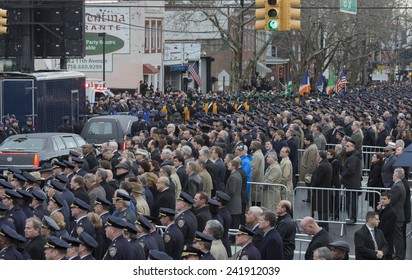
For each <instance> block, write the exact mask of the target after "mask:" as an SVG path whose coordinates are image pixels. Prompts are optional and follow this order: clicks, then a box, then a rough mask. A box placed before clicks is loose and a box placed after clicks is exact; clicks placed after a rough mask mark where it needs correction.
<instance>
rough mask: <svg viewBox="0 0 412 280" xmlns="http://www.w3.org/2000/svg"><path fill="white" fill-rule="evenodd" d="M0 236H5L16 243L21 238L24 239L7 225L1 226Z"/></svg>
mask: <svg viewBox="0 0 412 280" xmlns="http://www.w3.org/2000/svg"><path fill="white" fill-rule="evenodd" d="M0 236H5V237H8V238H10V239H14V240H16V241H21V240H22V238H24V237H22V236H21V235H20V234H18V233H17V232H16V231H15V230H14V229H12V228H11V227H9V226H8V225H3V226H2V227H1V228H0Z"/></svg>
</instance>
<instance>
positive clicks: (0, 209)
mask: <svg viewBox="0 0 412 280" xmlns="http://www.w3.org/2000/svg"><path fill="white" fill-rule="evenodd" d="M7 210H9V207H7V206H6V205H4V203H3V202H0V211H1V212H4V211H7Z"/></svg>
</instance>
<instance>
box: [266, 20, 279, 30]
mask: <svg viewBox="0 0 412 280" xmlns="http://www.w3.org/2000/svg"><path fill="white" fill-rule="evenodd" d="M278 27H279V23H278V21H277V20H274V19H272V20H270V21H269V22H268V29H269V30H276V29H278Z"/></svg>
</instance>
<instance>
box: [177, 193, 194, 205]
mask: <svg viewBox="0 0 412 280" xmlns="http://www.w3.org/2000/svg"><path fill="white" fill-rule="evenodd" d="M178 199H179V200H183V201H184V202H186V203H188V204H190V205H193V204H194V203H195V201H194V199H193V197H191V196H190V194H188V193H187V192H181V193H180V195H179V197H178Z"/></svg>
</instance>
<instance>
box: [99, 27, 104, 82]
mask: <svg viewBox="0 0 412 280" xmlns="http://www.w3.org/2000/svg"><path fill="white" fill-rule="evenodd" d="M98 35H99V37H103V82H106V32H102V33H99V34H98Z"/></svg>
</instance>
